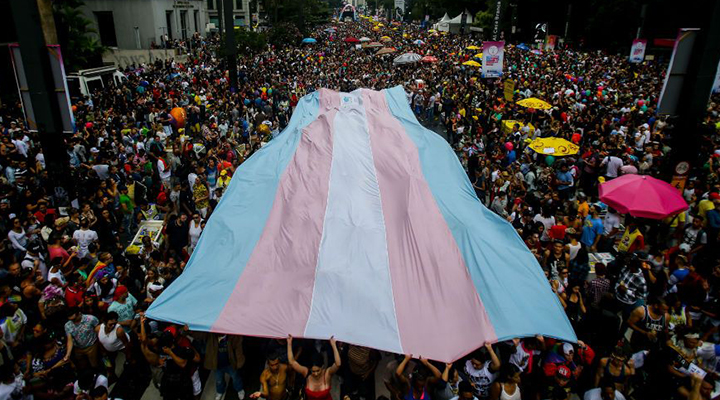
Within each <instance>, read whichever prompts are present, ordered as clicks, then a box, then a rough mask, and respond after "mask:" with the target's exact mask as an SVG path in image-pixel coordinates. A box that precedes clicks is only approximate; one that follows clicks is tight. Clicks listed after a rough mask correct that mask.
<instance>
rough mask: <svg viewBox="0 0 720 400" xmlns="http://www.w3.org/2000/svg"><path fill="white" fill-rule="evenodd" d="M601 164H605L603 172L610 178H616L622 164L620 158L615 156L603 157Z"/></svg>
mask: <svg viewBox="0 0 720 400" xmlns="http://www.w3.org/2000/svg"><path fill="white" fill-rule="evenodd" d="M603 164H606V165H607V172H606V173H605V176H608V177H610V178H617V176H618V172H620V167H622V166H623V162H622V160H621V159H620V158H618V157H615V156H609V157H605V159H604V160H603Z"/></svg>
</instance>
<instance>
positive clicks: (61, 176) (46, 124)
mask: <svg viewBox="0 0 720 400" xmlns="http://www.w3.org/2000/svg"><path fill="white" fill-rule="evenodd" d="M10 7H11V10H12V19H13V21H14V22H15V30H16V32H17V36H18V42H19V44H20V54H21V56H22V65H23V70H24V71H25V75H26V77H27V82H28V89H29V94H30V99H31V102H32V107H33V112H34V114H35V122H36V124H37V130H38V137H39V139H40V145H41V147H42V150H43V154H44V156H45V164H46V170H47V172H48V176H49V178H50V179H49V182H50V183H49V185H52V187H49V188H46V189H47V190H48V193H49V194H51V195H54V194H60V193H61V192H62V191H61V190H59V189H60V188H62V189H63V190H64V191H65V193H67V194H68V195H69V196H68V198H69V199H74V198H75V187H74V183H73V180H72V173H71V171H70V160H69V158H68V155H67V152H66V151H65V150H66V148H67V145H66V143H65V137H64V136H65V135H64V133H63V122H62V115H61V111H60V102H59V99H58V96H57V95H56V94H55V82H54V78H53V71H52V66H51V65H50V58H49V53H48V48H47V45H48V44H53V43H46V39H47V38H48V35H47V34H46V33H45V32H43V26H42V24H41V16H40V12H39V10H38V4H37V3H36V2H34V1H28V0H11V1H10ZM50 36H52V35H50ZM57 197H58V196H56V198H57ZM58 205H61V204H58Z"/></svg>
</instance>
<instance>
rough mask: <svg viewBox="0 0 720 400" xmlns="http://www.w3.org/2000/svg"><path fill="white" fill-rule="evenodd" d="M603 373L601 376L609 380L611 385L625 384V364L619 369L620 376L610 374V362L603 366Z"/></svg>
mask: <svg viewBox="0 0 720 400" xmlns="http://www.w3.org/2000/svg"><path fill="white" fill-rule="evenodd" d="M604 372H605V373H604V374H603V375H604V376H605V378H607V379H610V380H611V381H613V383H625V364H623V366H622V368H621V369H620V375H613V374H612V372H610V361H609V360H608V362H607V364H605V371H604Z"/></svg>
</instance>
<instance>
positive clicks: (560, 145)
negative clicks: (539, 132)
mask: <svg viewBox="0 0 720 400" xmlns="http://www.w3.org/2000/svg"><path fill="white" fill-rule="evenodd" d="M529 147H530V148H531V149H533V150H535V151H536V152H538V153H540V154H543V155H546V156H570V155H573V154H577V152H578V151H579V150H580V148H579V147H578V146H577V145H576V144H575V143H572V142H569V141H567V140H565V139H562V138H556V137H547V138H538V139H535V140H533V141H532V143H530V146H529Z"/></svg>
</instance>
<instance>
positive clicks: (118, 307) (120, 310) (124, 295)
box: [108, 285, 137, 327]
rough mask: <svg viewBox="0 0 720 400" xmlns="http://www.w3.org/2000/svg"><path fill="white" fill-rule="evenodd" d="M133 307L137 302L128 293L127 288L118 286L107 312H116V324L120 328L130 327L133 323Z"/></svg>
mask: <svg viewBox="0 0 720 400" xmlns="http://www.w3.org/2000/svg"><path fill="white" fill-rule="evenodd" d="M135 305H137V300H136V299H135V297H134V296H133V295H132V294H130V292H128V289H127V287H125V286H124V285H118V287H117V288H116V289H115V294H114V296H113V302H112V303H111V304H110V306H109V307H108V312H116V313H117V315H118V319H117V322H118V323H119V324H120V325H122V326H125V327H131V326H133V325H134V322H135Z"/></svg>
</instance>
